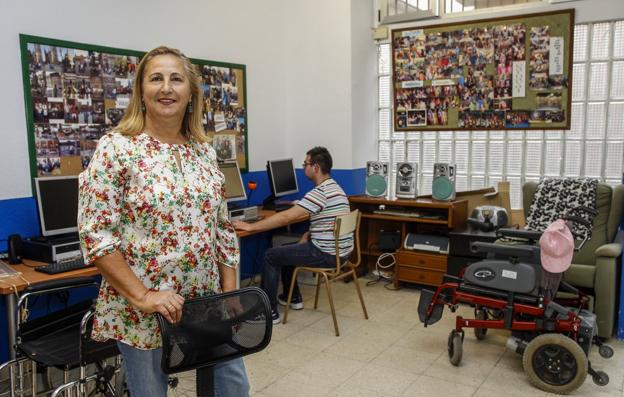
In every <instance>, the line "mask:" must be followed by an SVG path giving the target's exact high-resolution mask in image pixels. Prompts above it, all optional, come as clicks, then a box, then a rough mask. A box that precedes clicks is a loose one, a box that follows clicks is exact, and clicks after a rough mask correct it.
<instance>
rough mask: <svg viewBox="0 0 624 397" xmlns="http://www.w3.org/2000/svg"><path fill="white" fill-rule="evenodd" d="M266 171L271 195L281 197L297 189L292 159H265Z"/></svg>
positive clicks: (295, 191)
mask: <svg viewBox="0 0 624 397" xmlns="http://www.w3.org/2000/svg"><path fill="white" fill-rule="evenodd" d="M267 173H268V175H269V185H270V186H271V193H273V196H275V197H281V196H286V195H288V194H293V193H297V192H298V191H299V188H298V186H297V174H295V166H294V165H293V159H285V160H271V161H267Z"/></svg>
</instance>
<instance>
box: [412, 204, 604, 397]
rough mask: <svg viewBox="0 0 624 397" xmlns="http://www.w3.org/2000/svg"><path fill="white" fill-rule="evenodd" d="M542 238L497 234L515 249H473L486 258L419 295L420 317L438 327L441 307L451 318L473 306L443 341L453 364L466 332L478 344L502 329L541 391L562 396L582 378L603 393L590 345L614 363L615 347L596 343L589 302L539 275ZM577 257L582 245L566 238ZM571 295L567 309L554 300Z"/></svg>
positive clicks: (577, 220) (555, 278)
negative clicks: (468, 330) (471, 332)
mask: <svg viewBox="0 0 624 397" xmlns="http://www.w3.org/2000/svg"><path fill="white" fill-rule="evenodd" d="M583 212H584V213H585V214H591V215H593V216H595V215H596V214H597V211H595V210H592V209H589V208H585V207H578V208H575V209H574V210H572V211H570V212H569V213H568V215H566V216H564V217H563V219H564V220H565V221H566V223H567V224H568V227H569V229H570V230H573V226H574V224H580V225H585V226H587V227H590V226H591V223H590V222H588V221H587V220H586V219H584V218H583V217H581V216H578V215H574V214H575V213H577V214H579V213H583ZM541 235H542V233H541V232H535V231H528V230H517V229H499V230H498V232H497V236H498V237H500V238H503V239H505V238H506V239H512V240H514V241H515V243H508V244H504V243H483V242H475V243H472V245H471V248H472V250H473V251H475V252H482V253H486V254H487V258H486V259H484V260H481V261H479V262H476V263H472V264H470V265H469V266H467V267H466V268H465V270H464V273H463V275H462V276H461V277H454V276H450V275H446V276H445V279H444V282H443V284H442V285H440V286H439V287H438V288H437V290H435V291H431V290H422V292H421V296H420V301H419V306H418V313H419V319H420V321H421V322H422V323H424V325H425V327H426V326H428V325H432V324H434V323H436V322H437V321H439V320H440V318H441V317H442V312H443V309H444V306H448V307H449V308H450V309H451V311H452V312H455V310H456V309H457V308H458V305H459V304H460V303H466V304H469V305H472V306H473V307H474V319H468V318H464V317H462V316H457V317H456V321H455V329H453V330H452V331H451V332H450V334H449V337H448V343H447V349H448V356H449V360H450V362H451V364H453V365H459V363H460V362H461V359H462V343H463V340H464V334H465V332H464V329H465V328H473V329H474V334H475V337H476V338H477V339H478V340H481V339H484V338H485V337H486V334H487V331H488V329H507V330H510V331H511V336H510V337H509V339H508V341H507V346H508V347H509V348H511V349H512V350H514V351H515V352H516V353H519V354H521V355H522V363H523V368H524V371H525V372H526V374H527V376H528V378H529V380H530V382H531V383H532V384H533V385H534V386H536V387H538V388H539V389H542V390H544V391H547V392H551V393H560V394H565V393H569V392H571V391H573V390H575V389H577V388H578V387H579V386H580V385H581V384H583V382H584V381H585V378H586V377H587V374H589V375H591V376H592V379H593V381H594V383H596V384H597V385H601V386H604V385H606V384H607V383H608V382H609V377H608V375H607V374H606V373H604V372H602V371H597V370H595V369H594V368H593V367H592V365H591V363H590V361H589V359H588V356H589V352H590V349H591V347H592V345H597V346H598V347H599V350H598V352H599V354H600V355H601V356H602V357H604V358H610V357H612V356H613V348H611V347H610V346H609V345H607V344H603V343H602V341H601V340H600V339H598V337H597V336H596V333H597V326H596V316H595V314H593V313H591V312H590V311H588V310H586V309H585V307H586V305H587V301H588V299H587V297H586V296H584V295H583V293H582V292H580V291H579V290H578V289H576V288H574V287H572V286H571V285H569V284H567V283H565V282H564V281H562V279H561V274H555V273H549V272H548V271H546V270H545V269H543V268H542V265H541V262H540V247H539V244H538V243H537V242H538V241H539V240H540V237H541ZM572 235H573V236H574V237H575V238H576V239H580V238H582V241H580V243H576V246H575V247H574V250H575V251H578V250H579V249H580V248H581V247H582V246H583V244H585V242H586V241H587V237H586V236H585V237H583V236H581V235H579V234H577V233H574V232H572ZM558 291H559V292H566V293H568V294H574V295H575V296H576V298H575V299H573V300H572V301H567V302H566V304H570V303H573V305H574V306H573V307H570V306H567V305H566V304H563V303H561V302H558V301H557V299H556V296H555V295H556V293H557V292H558Z"/></svg>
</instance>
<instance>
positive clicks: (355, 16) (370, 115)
mask: <svg viewBox="0 0 624 397" xmlns="http://www.w3.org/2000/svg"><path fill="white" fill-rule="evenodd" d="M376 15H377V13H376V12H374V9H373V7H372V0H370V1H362V0H352V1H351V76H352V86H351V90H352V91H351V93H352V98H351V100H352V114H351V123H352V131H353V133H352V136H351V144H352V147H353V161H352V164H351V165H352V166H351V168H362V167H364V166H365V165H366V162H367V161H369V160H376V159H377V125H378V120H377V92H378V87H377V84H378V82H377V46H376V45H375V42H374V41H373V39H372V29H371V28H372V26H373V23H374V21H375V18H376Z"/></svg>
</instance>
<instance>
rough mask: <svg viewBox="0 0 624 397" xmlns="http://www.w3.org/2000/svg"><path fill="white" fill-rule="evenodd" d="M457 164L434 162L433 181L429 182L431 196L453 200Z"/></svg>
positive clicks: (436, 198)
mask: <svg viewBox="0 0 624 397" xmlns="http://www.w3.org/2000/svg"><path fill="white" fill-rule="evenodd" d="M456 169H457V166H456V165H455V164H448V163H435V164H434V165H433V183H432V184H431V196H432V197H433V199H434V200H442V201H451V200H455V172H456Z"/></svg>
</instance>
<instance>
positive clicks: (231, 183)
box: [219, 161, 247, 203]
mask: <svg viewBox="0 0 624 397" xmlns="http://www.w3.org/2000/svg"><path fill="white" fill-rule="evenodd" d="M219 170H221V172H222V173H223V176H225V201H227V202H228V203H229V202H232V201H238V200H246V199H247V193H246V192H245V185H243V177H242V176H241V172H240V169H239V168H238V163H237V162H236V161H232V162H227V163H220V164H219Z"/></svg>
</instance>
